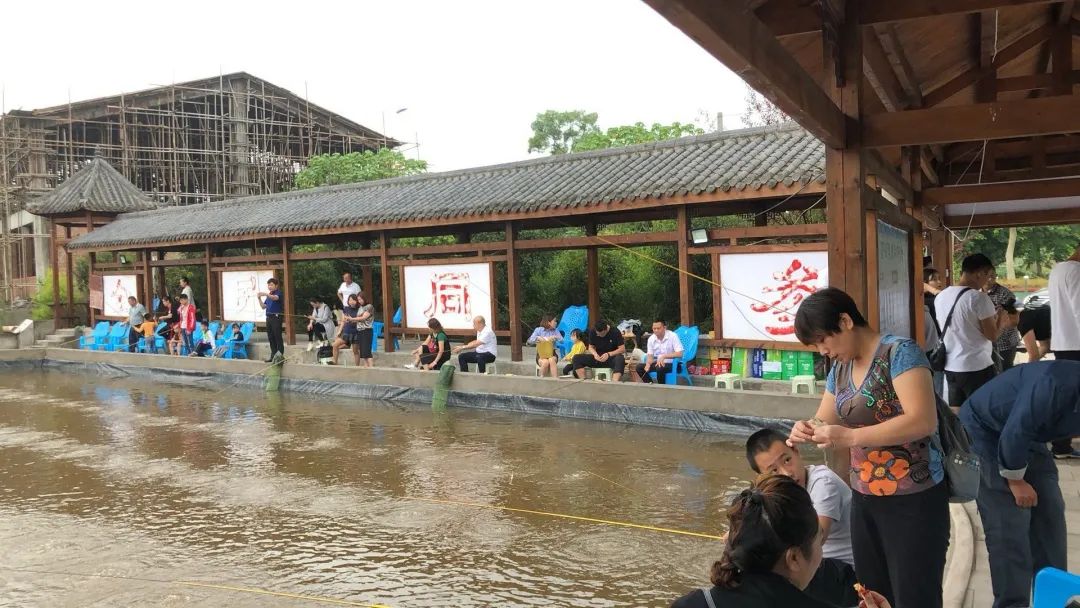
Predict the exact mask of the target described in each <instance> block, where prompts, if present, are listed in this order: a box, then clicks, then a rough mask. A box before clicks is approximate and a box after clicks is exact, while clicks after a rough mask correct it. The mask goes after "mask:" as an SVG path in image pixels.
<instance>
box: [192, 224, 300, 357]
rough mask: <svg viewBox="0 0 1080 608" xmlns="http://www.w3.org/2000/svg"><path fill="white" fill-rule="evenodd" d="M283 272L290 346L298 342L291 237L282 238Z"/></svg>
mask: <svg viewBox="0 0 1080 608" xmlns="http://www.w3.org/2000/svg"><path fill="white" fill-rule="evenodd" d="M206 256H207V257H206V259H207V260H209V259H210V251H209V248H207V254H206ZM281 274H282V281H283V282H284V283H285V288H284V289H283V290H282V291H283V292H284V294H285V304H284V306H282V310H283V311H284V313H285V335H286V337H287V339H288V344H289V346H292V345H293V344H296V327H295V325H294V323H293V322H292V320H293V314H294V313H293V311H294V310H295V307H294V306H293V285H292V274H291V273H290V272H289V239H287V238H282V239H281Z"/></svg>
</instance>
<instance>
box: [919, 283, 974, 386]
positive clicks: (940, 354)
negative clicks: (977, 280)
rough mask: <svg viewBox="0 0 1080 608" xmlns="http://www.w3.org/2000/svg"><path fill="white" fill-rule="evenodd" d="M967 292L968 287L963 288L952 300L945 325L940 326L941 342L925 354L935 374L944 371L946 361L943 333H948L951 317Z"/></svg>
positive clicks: (969, 289) (946, 354)
mask: <svg viewBox="0 0 1080 608" xmlns="http://www.w3.org/2000/svg"><path fill="white" fill-rule="evenodd" d="M969 291H971V288H970V287H965V288H963V289H962V290H960V295H958V296H956V299H955V300H953V305H952V308H950V309H949V314H948V316H946V317H945V325H942V326H941V340H940V341H939V342H938V345H937V347H936V348H934V350H932V351H930V352H929V353H927V354H926V358H927V359H929V360H930V369H932V370H934V371H935V372H943V371H945V362H946V360H947V359H948V353H947V352H946V351H945V332H947V331H949V324H950V323H952V315H953V313H954V312H956V305H957V304H959V303H960V298H962V297H964V294H965V293H967V292H969Z"/></svg>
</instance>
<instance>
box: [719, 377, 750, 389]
mask: <svg viewBox="0 0 1080 608" xmlns="http://www.w3.org/2000/svg"><path fill="white" fill-rule="evenodd" d="M742 387H743V379H742V376H740V375H739V374H717V375H716V378H714V379H713V388H727V389H736V388H742Z"/></svg>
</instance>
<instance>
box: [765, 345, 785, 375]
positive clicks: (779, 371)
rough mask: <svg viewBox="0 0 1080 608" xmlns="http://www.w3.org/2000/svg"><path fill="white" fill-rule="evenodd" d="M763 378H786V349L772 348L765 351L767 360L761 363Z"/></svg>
mask: <svg viewBox="0 0 1080 608" xmlns="http://www.w3.org/2000/svg"><path fill="white" fill-rule="evenodd" d="M761 379H762V380H783V379H784V351H782V350H770V351H766V353H765V362H764V363H762V364H761Z"/></svg>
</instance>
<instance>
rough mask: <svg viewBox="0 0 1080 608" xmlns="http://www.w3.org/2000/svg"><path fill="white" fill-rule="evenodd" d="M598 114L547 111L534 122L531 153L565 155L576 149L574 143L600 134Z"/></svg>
mask: <svg viewBox="0 0 1080 608" xmlns="http://www.w3.org/2000/svg"><path fill="white" fill-rule="evenodd" d="M596 118H597V115H596V112H585V111H584V110H571V111H569V112H559V111H558V110H547V111H546V112H541V113H539V114H537V115H536V120H534V121H533V122H532V130H533V135H532V137H530V138H529V152H547V153H548V154H565V153H567V152H570V151H571V150H573V148H574V142H576V141H577V140H579V139H581V138H582V137H584V136H586V135H589V134H592V133H599V132H600V128H599V127H597V126H596Z"/></svg>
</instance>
